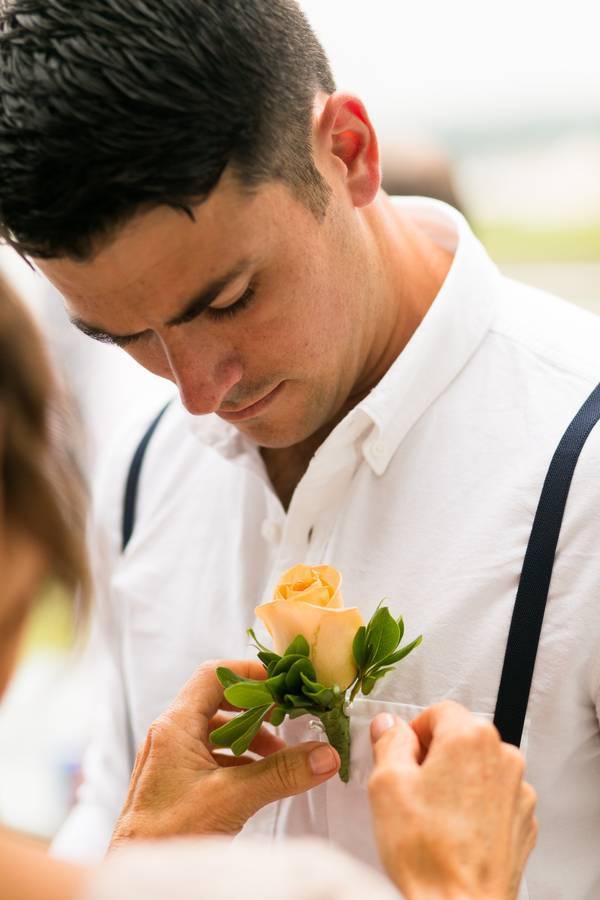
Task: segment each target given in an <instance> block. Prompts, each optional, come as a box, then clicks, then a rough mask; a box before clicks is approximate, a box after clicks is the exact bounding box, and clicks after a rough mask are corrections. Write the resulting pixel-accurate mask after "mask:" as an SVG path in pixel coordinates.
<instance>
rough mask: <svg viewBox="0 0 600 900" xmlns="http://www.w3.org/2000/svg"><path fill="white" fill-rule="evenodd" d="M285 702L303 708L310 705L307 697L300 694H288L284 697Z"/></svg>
mask: <svg viewBox="0 0 600 900" xmlns="http://www.w3.org/2000/svg"><path fill="white" fill-rule="evenodd" d="M283 702H284V703H286V704H287V705H288V706H292V707H294V708H297V709H301V708H302V709H303V708H304V707H306V706H308V705H309V701H308V700H307V698H306V697H304V696H300V695H299V694H286V695H285V696H284V698H283Z"/></svg>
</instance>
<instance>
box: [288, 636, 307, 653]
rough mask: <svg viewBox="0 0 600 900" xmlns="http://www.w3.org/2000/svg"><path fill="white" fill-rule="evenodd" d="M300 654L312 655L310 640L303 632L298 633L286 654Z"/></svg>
mask: <svg viewBox="0 0 600 900" xmlns="http://www.w3.org/2000/svg"><path fill="white" fill-rule="evenodd" d="M297 654H300V655H301V656H309V655H310V647H309V646H308V641H307V640H306V638H305V637H304V635H302V634H298V635H296V637H295V638H294V640H293V641H292V643H291V644H290V646H289V647H288V648H287V650H286V651H285V653H284V654H283V655H284V656H296V655H297Z"/></svg>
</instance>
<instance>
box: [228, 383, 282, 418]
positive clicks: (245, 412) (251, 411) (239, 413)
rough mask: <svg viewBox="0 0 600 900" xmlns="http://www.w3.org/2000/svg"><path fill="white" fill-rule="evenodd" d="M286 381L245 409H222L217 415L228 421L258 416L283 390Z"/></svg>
mask: <svg viewBox="0 0 600 900" xmlns="http://www.w3.org/2000/svg"><path fill="white" fill-rule="evenodd" d="M283 385H284V382H283V381H281V382H280V383H279V384H278V385H277V387H275V388H273V390H272V391H269V393H268V394H265V396H264V397H261V398H260V400H256V402H255V403H251V404H250V405H249V406H245V407H244V408H243V409H236V410H235V412H233V411H232V412H228V411H227V410H224V409H220V410H218V411H217V415H218V416H220V417H221V418H222V419H225V421H227V422H240V421H241V420H242V419H250V418H252V416H256V415H258V414H259V413H261V412H262V411H263V410H264V409H266V408H267V406H268V405H269V404H270V403H272V402H273V400H274V399H275V397H276V396H277V395H278V394H279V392H280V391H281V388H282V387H283Z"/></svg>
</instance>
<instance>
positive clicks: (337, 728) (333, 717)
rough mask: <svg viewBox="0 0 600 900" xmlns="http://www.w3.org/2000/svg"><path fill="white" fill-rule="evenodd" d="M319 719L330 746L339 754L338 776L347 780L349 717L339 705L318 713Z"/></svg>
mask: <svg viewBox="0 0 600 900" xmlns="http://www.w3.org/2000/svg"><path fill="white" fill-rule="evenodd" d="M319 719H320V720H321V722H322V723H323V728H324V729H325V733H326V735H327V737H328V739H329V743H330V744H331V746H332V747H335V749H336V750H337V752H338V753H339V754H340V760H341V765H340V771H339V773H338V774H339V776H340V778H341V779H342V781H345V782H347V781H348V779H349V778H350V719H349V718H348V716H347V715H346V713H345V712H344V711H343V709H342V707H341V706H338V707H336V708H335V709H331V710H328V711H327V712H322V713H319Z"/></svg>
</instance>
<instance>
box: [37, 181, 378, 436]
mask: <svg viewBox="0 0 600 900" xmlns="http://www.w3.org/2000/svg"><path fill="white" fill-rule="evenodd" d="M194 212H195V221H191V220H190V218H189V217H188V216H186V215H185V214H183V213H181V212H177V211H175V210H171V209H169V208H167V207H158V208H156V209H153V210H151V211H150V212H147V213H144V214H142V215H140V216H138V217H137V218H135V219H134V220H132V221H131V222H129V223H127V224H126V225H125V226H123V227H122V228H121V229H120V230H119V231H118V232H117V234H116V236H115V238H114V239H113V240H112V241H111V242H110V243H108V244H106V245H105V246H104V247H103V248H102V249H101V250H100V251H99V252H98V253H97V255H96V256H95V257H94V258H93V259H91V260H89V261H86V262H83V263H80V262H74V261H72V260H69V259H64V258H61V259H53V260H36V262H37V264H38V266H39V268H40V270H41V271H42V272H43V273H44V274H45V275H46V276H47V277H48V278H49V280H50V281H51V282H53V284H54V285H55V286H56V287H57V289H58V290H59V291H60V292H61V293H62V294H63V296H64V297H65V300H66V304H67V308H68V311H69V313H70V315H71V317H72V318H73V319H74V321H75V322H76V324H78V325H79V327H81V328H83V329H84V330H88V331H92V330H93V331H94V332H96V333H97V335H96V336H98V337H100V338H101V339H102V337H103V335H104V339H105V340H106V339H111V338H112V339H113V340H115V342H116V343H118V344H119V345H121V346H123V348H124V349H125V351H126V352H127V353H129V354H130V356H132V357H133V358H134V359H135V360H137V362H139V363H140V364H141V365H142V366H144V367H145V368H146V369H148V370H149V371H151V372H154V373H156V374H157V375H161V376H163V377H165V378H168V379H170V380H171V381H173V382H174V383H175V384H177V386H178V388H179V392H180V395H181V400H182V402H183V404H184V406H185V407H186V409H187V410H188V411H189V412H191V413H193V414H195V415H203V414H207V413H211V412H216V414H217V415H219V416H221V417H222V418H223V419H226V420H227V421H231V422H233V423H234V424H235V426H236V427H237V428H238V429H239V430H240V431H242V432H244V433H246V434H247V435H248V436H250V437H251V438H252V439H253V440H254V441H256V442H257V443H258V444H259V445H261V446H265V447H287V446H291V445H292V444H295V443H297V442H299V441H301V440H303V439H304V438H306V437H308V436H309V435H310V434H313V433H314V432H315V431H316V430H317V429H318V428H320V427H321V426H323V425H325V424H326V423H327V422H329V421H331V419H333V418H334V416H335V415H336V414H337V413H338V412H339V410H340V409H341V408H342V407H343V406H344V404H345V402H346V401H347V399H348V397H349V395H350V394H351V393H352V392H353V390H354V389H355V388H356V387H357V383H358V382H359V381H360V377H361V371H362V368H363V367H364V365H365V358H366V355H367V353H368V349H367V342H368V333H369V327H368V321H369V292H368V291H367V290H366V286H367V284H368V266H367V265H366V260H365V252H364V239H363V237H362V230H361V224H360V221H359V218H358V214H357V211H356V210H355V209H354V207H353V206H352V203H351V201H350V200H349V199H348V197H347V196H346V195H345V194H344V192H343V191H340V192H339V194H338V195H336V191H335V189H334V193H333V196H332V198H331V200H330V204H329V208H328V211H327V215H326V217H325V219H324V221H322V222H319V221H317V219H316V218H315V217H314V215H313V214H312V212H311V211H310V210H309V209H308V208H307V207H306V206H305V205H304V204H302V203H301V202H300V201H298V200H297V199H295V198H294V197H293V196H292V195H291V193H290V191H289V190H288V189H287V188H286V187H285V186H283V185H282V184H279V183H269V184H266V185H264V186H263V187H261V188H260V189H259V190H258V191H257V192H256V193H255V194H253V195H246V194H244V193H243V192H242V191H241V190H240V188H239V186H238V184H237V182H236V181H235V179H234V178H233V177H232V176H230V175H229V174H227V173H226V174H225V176H224V177H223V178H222V179H221V182H220V183H219V185H218V187H217V188H216V189H215V191H213V193H212V194H211V195H210V197H209V198H208V200H207V201H206V202H204V203H201V204H199V205H198V206H197V207H196V208H195V211H194ZM207 303H208V305H206V304H207ZM109 336H110V337H109Z"/></svg>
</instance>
